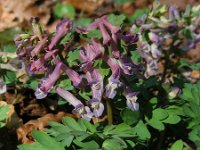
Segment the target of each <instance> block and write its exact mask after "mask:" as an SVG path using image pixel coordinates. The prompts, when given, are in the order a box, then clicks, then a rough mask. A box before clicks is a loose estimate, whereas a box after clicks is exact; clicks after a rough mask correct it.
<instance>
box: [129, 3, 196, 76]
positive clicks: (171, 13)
mask: <svg viewBox="0 0 200 150" xmlns="http://www.w3.org/2000/svg"><path fill="white" fill-rule="evenodd" d="M199 12H200V6H193V7H190V6H188V7H187V8H186V10H185V12H180V11H179V10H178V9H177V7H176V6H175V5H172V6H170V7H167V6H165V5H161V4H160V3H159V2H155V3H154V5H153V9H152V10H151V12H150V13H149V14H148V15H143V16H142V18H140V19H137V20H136V21H135V24H133V26H132V28H131V30H132V31H133V32H137V34H138V35H139V42H138V51H139V52H140V54H141V56H142V57H143V58H144V59H145V61H146V62H147V63H146V64H147V65H146V73H145V76H146V77H148V76H152V75H157V74H159V73H160V70H159V66H158V62H159V61H160V59H161V57H162V56H164V55H165V54H166V53H167V54H168V56H166V57H170V54H171V53H178V50H182V51H188V50H190V49H192V48H194V47H195V46H196V45H197V44H198V43H199V42H200V34H199V29H200V13H199Z"/></svg>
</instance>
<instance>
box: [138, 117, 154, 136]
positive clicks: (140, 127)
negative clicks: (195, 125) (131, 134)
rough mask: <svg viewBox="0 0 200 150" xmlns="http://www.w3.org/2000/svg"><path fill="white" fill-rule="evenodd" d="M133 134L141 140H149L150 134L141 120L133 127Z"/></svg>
mask: <svg viewBox="0 0 200 150" xmlns="http://www.w3.org/2000/svg"><path fill="white" fill-rule="evenodd" d="M135 132H136V134H137V135H138V136H139V138H140V139H142V140H147V139H150V138H151V134H150V132H149V130H148V129H147V127H146V125H145V124H144V123H143V121H142V120H140V121H139V122H138V124H137V125H136V126H135Z"/></svg>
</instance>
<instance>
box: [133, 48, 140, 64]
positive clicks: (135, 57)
mask: <svg viewBox="0 0 200 150" xmlns="http://www.w3.org/2000/svg"><path fill="white" fill-rule="evenodd" d="M131 59H132V61H133V62H135V63H139V62H141V60H142V57H141V56H140V54H139V53H138V51H131Z"/></svg>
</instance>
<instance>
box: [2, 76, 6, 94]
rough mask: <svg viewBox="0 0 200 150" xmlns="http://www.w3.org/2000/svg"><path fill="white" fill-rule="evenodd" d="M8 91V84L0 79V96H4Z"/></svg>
mask: <svg viewBox="0 0 200 150" xmlns="http://www.w3.org/2000/svg"><path fill="white" fill-rule="evenodd" d="M6 91H7V87H6V84H5V83H4V82H3V80H1V79H0V94H3V93H5V92H6Z"/></svg>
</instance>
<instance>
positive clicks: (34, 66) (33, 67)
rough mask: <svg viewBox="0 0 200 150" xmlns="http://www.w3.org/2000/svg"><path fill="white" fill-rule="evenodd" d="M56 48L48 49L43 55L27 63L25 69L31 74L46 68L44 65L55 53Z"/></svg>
mask: <svg viewBox="0 0 200 150" xmlns="http://www.w3.org/2000/svg"><path fill="white" fill-rule="evenodd" d="M57 52H58V50H53V51H50V52H48V53H46V54H45V55H44V56H43V57H41V58H39V59H37V60H35V61H33V62H31V63H29V65H28V67H27V70H28V72H29V73H31V74H37V73H38V72H39V71H41V70H44V71H46V70H47V67H46V66H45V64H46V63H47V62H48V61H49V60H50V59H51V58H52V56H53V55H54V54H55V53H57Z"/></svg>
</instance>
